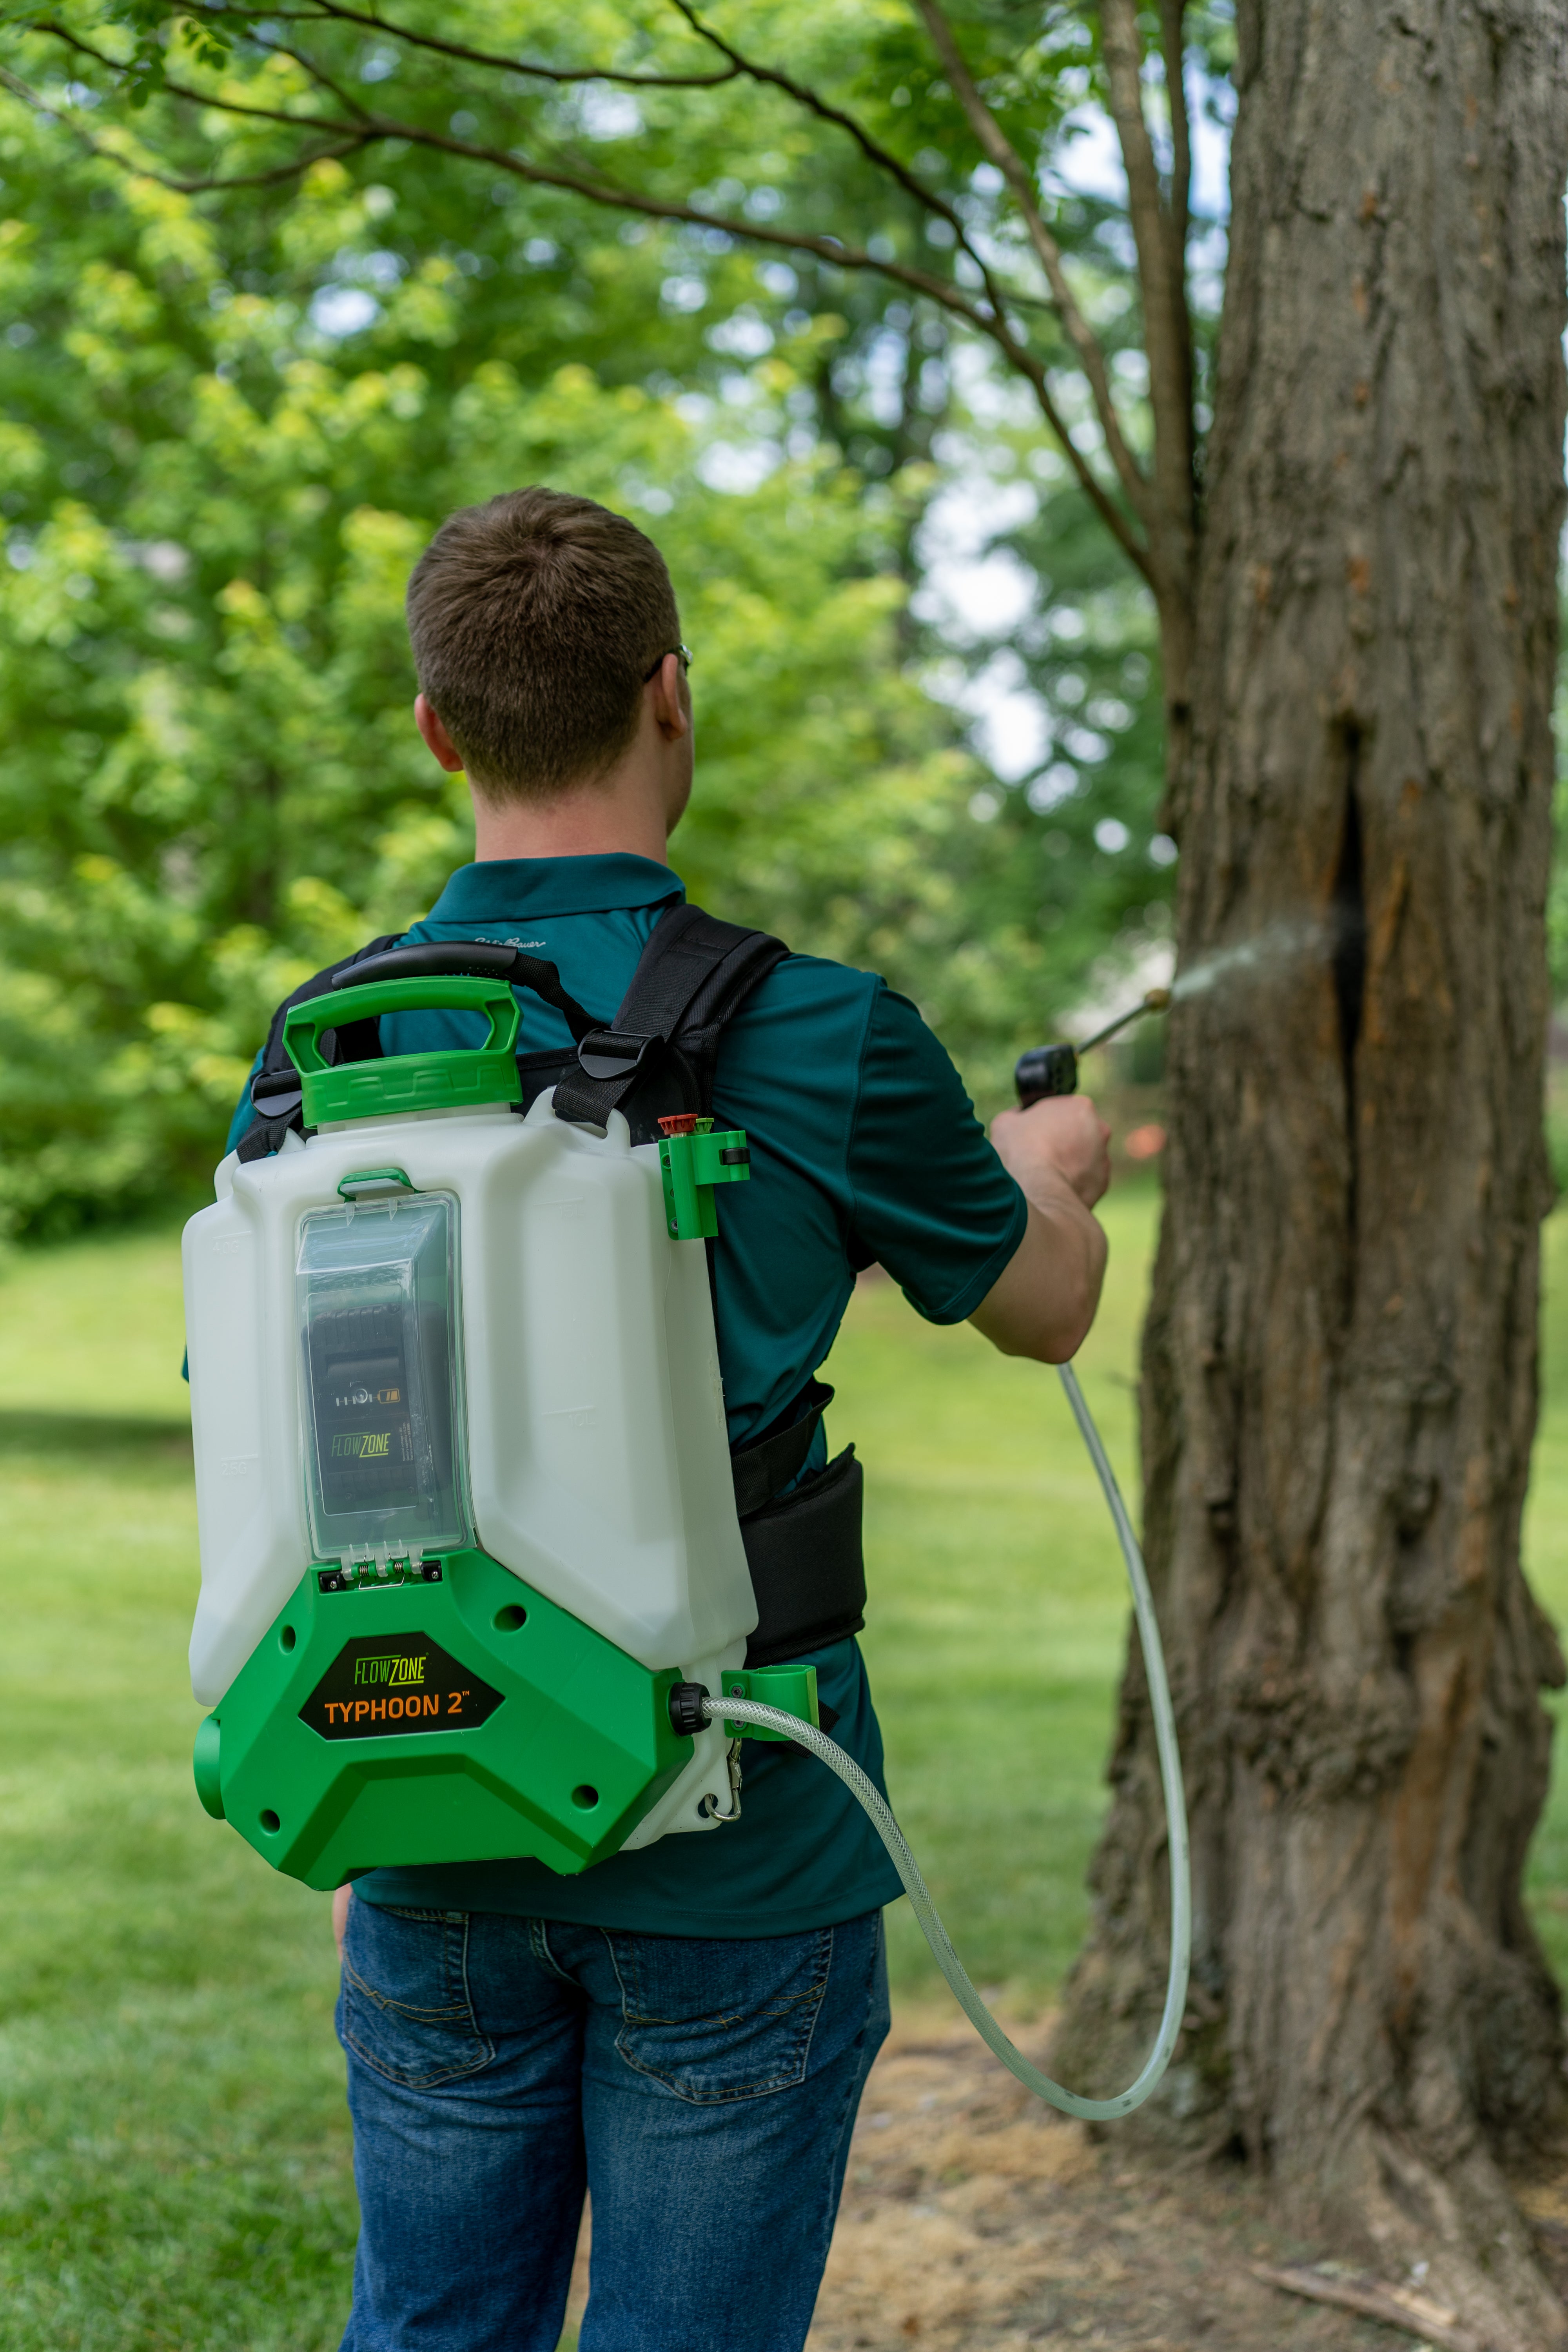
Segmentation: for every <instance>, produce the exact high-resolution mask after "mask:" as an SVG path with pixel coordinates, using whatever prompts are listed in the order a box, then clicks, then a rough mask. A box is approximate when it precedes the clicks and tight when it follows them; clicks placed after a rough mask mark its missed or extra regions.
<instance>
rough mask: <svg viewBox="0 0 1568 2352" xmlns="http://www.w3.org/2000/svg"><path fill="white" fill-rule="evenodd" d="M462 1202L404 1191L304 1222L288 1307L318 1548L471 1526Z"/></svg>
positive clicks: (336, 1555)
mask: <svg viewBox="0 0 1568 2352" xmlns="http://www.w3.org/2000/svg"><path fill="white" fill-rule="evenodd" d="M294 1292H295V1310H296V1314H297V1317H298V1323H299V1333H300V1349H301V1353H302V1362H301V1367H300V1370H301V1388H300V1393H301V1398H302V1405H303V1418H304V1431H303V1436H304V1454H305V1487H306V1497H307V1501H308V1504H309V1508H310V1538H311V1542H312V1543H313V1545H314V1547H315V1550H316V1555H317V1557H318V1559H342V1557H343V1556H344V1555H345V1554H348V1553H355V1552H359V1553H363V1552H366V1551H374V1550H377V1549H380V1548H381V1547H382V1546H385V1549H386V1552H387V1554H388V1555H390V1556H391V1557H393V1558H406V1557H407V1555H408V1554H409V1553H411V1552H417V1551H433V1550H437V1549H450V1548H452V1547H453V1546H456V1545H458V1544H462V1543H466V1542H467V1540H468V1504H467V1478H466V1475H465V1465H464V1459H463V1409H462V1408H463V1400H462V1361H463V1360H462V1344H461V1339H462V1335H461V1329H460V1324H459V1310H458V1203H457V1201H456V1200H455V1199H454V1198H453V1197H452V1195H451V1194H450V1193H446V1192H420V1193H416V1194H413V1195H412V1196H410V1195H407V1194H402V1195H397V1196H395V1197H393V1198H392V1199H390V1200H379V1199H378V1200H374V1201H363V1202H353V1203H350V1204H347V1205H345V1206H344V1207H342V1208H332V1209H312V1210H310V1211H308V1212H307V1213H306V1214H305V1216H304V1217H303V1218H302V1219H301V1220H300V1248H299V1255H298V1257H297V1259H296V1262H295V1276H294Z"/></svg>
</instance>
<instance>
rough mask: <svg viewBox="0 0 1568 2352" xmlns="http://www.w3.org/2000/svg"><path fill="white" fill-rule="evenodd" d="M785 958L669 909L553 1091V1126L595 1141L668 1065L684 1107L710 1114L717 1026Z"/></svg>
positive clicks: (725, 926) (694, 915)
mask: <svg viewBox="0 0 1568 2352" xmlns="http://www.w3.org/2000/svg"><path fill="white" fill-rule="evenodd" d="M788 953H789V950H788V948H786V947H785V945H784V941H783V940H775V939H773V937H772V936H771V935H770V934H769V933H768V932H766V931H748V930H745V929H742V926H741V925H740V924H739V923H721V922H720V921H718V919H716V918H715V917H714V916H712V915H708V914H704V912H703V911H702V908H700V907H692V906H674V907H669V908H666V910H665V912H664V913H663V914H662V915H661V916H660V917H659V919H658V922H657V923H656V924H655V925H654V928H653V931H652V934H651V936H650V937H649V940H648V943H647V947H646V948H644V950H643V951H642V956H641V959H640V961H638V964H637V970H636V971H635V972H633V974H632V980H631V986H630V987H629V988H628V989H627V991H626V995H625V996H624V997H623V998H622V1000H621V1005H620V1010H619V1011H618V1012H617V1013H616V1017H615V1020H614V1021H613V1022H612V1023H611V1024H610V1026H609V1027H608V1028H607V1029H596V1030H594V1031H592V1032H591V1033H590V1034H588V1035H587V1036H585V1037H582V1038H579V1040H578V1044H577V1066H576V1068H575V1069H573V1068H568V1069H567V1070H566V1072H565V1074H564V1075H563V1077H562V1078H561V1079H560V1080H559V1081H558V1083H557V1085H556V1088H555V1116H556V1117H557V1118H564V1119H569V1120H570V1121H571V1122H572V1123H573V1124H574V1126H578V1127H591V1128H595V1129H597V1130H598V1132H599V1133H600V1134H603V1133H604V1130H605V1122H606V1121H607V1119H608V1118H609V1115H610V1113H611V1111H612V1110H619V1109H621V1108H624V1107H625V1104H626V1098H627V1097H629V1096H630V1095H631V1094H632V1093H633V1092H634V1090H636V1089H637V1087H638V1086H639V1084H640V1083H641V1082H642V1081H644V1080H645V1079H648V1078H653V1077H655V1076H658V1074H659V1073H660V1072H661V1071H664V1070H668V1068H669V1067H670V1066H673V1067H674V1068H675V1069H676V1070H677V1071H679V1075H680V1077H681V1080H682V1094H683V1097H685V1098H686V1099H685V1100H684V1106H683V1107H684V1108H689V1109H693V1110H700V1111H703V1112H707V1111H710V1109H711V1108H712V1104H713V1072H714V1066H715V1064H716V1062H717V1060H718V1055H719V1039H720V1037H721V1034H722V1032H723V1028H724V1024H725V1023H726V1022H727V1021H728V1020H729V1019H730V1017H731V1014H732V1013H734V1012H735V1010H736V1008H737V1006H738V1005H740V1004H741V1003H742V1000H743V999H744V998H745V997H747V996H749V995H750V993H751V992H752V989H753V988H755V987H756V985H757V983H758V982H759V981H762V980H764V979H765V978H766V977H767V974H768V973H769V972H770V971H773V968H774V966H775V965H776V964H779V963H782V962H783V961H784V957H785V956H786V955H788ZM672 1107H674V1108H680V1107H682V1105H680V1104H677V1105H674V1106H672Z"/></svg>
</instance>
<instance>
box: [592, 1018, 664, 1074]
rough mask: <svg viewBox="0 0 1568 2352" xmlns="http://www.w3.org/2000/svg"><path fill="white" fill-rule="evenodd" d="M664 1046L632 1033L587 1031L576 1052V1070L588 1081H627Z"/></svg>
mask: <svg viewBox="0 0 1568 2352" xmlns="http://www.w3.org/2000/svg"><path fill="white" fill-rule="evenodd" d="M663 1043H664V1040H663V1038H662V1037H658V1036H653V1037H645V1036H639V1035H638V1034H637V1031H636V1030H633V1029H590V1030H589V1032H588V1034H587V1035H586V1036H585V1037H584V1039H583V1041H582V1043H581V1045H579V1046H578V1048H577V1064H578V1067H579V1068H580V1069H581V1070H582V1072H583V1075H584V1077H587V1078H629V1077H631V1076H633V1075H634V1073H635V1072H637V1070H640V1069H641V1068H642V1066H643V1064H644V1063H645V1062H646V1061H647V1058H648V1055H650V1054H651V1053H652V1052H653V1051H654V1049H655V1048H656V1046H659V1045H663Z"/></svg>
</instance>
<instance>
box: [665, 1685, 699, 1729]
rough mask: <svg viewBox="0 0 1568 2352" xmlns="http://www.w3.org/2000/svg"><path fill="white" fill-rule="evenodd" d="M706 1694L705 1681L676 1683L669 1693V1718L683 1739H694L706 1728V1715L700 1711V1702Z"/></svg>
mask: <svg viewBox="0 0 1568 2352" xmlns="http://www.w3.org/2000/svg"><path fill="white" fill-rule="evenodd" d="M707 1696H708V1686H707V1685H706V1684H705V1683H676V1684H675V1685H674V1686H673V1687H672V1689H671V1691H670V1694H669V1719H670V1721H671V1723H672V1724H673V1725H674V1726H675V1728H676V1729H677V1731H679V1733H680V1735H681V1737H682V1738H683V1739H695V1738H696V1737H697V1734H698V1733H699V1732H700V1731H702V1730H705V1729H706V1728H707V1724H708V1717H706V1716H705V1715H704V1714H703V1712H702V1702H703V1700H704V1699H705V1698H706V1697H707Z"/></svg>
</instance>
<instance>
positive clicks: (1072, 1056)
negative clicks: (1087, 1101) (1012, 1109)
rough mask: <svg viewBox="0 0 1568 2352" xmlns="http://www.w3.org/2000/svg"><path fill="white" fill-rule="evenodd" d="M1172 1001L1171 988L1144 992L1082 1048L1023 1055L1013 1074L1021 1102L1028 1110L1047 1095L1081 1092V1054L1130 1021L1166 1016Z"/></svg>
mask: <svg viewBox="0 0 1568 2352" xmlns="http://www.w3.org/2000/svg"><path fill="white" fill-rule="evenodd" d="M1170 1002H1171V991H1170V990H1169V989H1168V988H1151V989H1148V990H1147V991H1145V992H1144V994H1143V995H1142V996H1141V997H1140V998H1139V1000H1138V1002H1137V1003H1136V1004H1134V1005H1133V1006H1132V1007H1131V1010H1130V1011H1128V1012H1126V1013H1118V1014H1117V1016H1116V1018H1115V1020H1114V1021H1108V1022H1107V1023H1106V1024H1105V1026H1104V1028H1103V1029H1097V1030H1096V1031H1095V1033H1094V1034H1093V1036H1092V1037H1086V1038H1085V1039H1084V1041H1083V1043H1082V1045H1036V1046H1033V1047H1032V1048H1031V1049H1030V1051H1029V1052H1028V1053H1026V1054H1020V1055H1019V1056H1018V1060H1017V1064H1016V1067H1015V1069H1014V1072H1013V1083H1014V1085H1015V1086H1016V1087H1017V1089H1018V1100H1019V1102H1020V1103H1021V1104H1022V1106H1023V1107H1024V1108H1025V1109H1027V1108H1028V1107H1029V1105H1030V1104H1031V1103H1036V1102H1042V1101H1044V1099H1045V1097H1047V1095H1072V1094H1076V1093H1077V1092H1078V1063H1079V1055H1080V1054H1087V1053H1089V1051H1090V1049H1091V1048H1092V1047H1093V1046H1095V1045H1104V1044H1105V1042H1106V1040H1107V1039H1108V1038H1110V1037H1114V1036H1115V1035H1116V1033H1117V1031H1118V1030H1119V1029H1125V1028H1126V1027H1127V1026H1128V1024H1130V1023H1131V1022H1133V1021H1141V1020H1142V1017H1143V1015H1144V1013H1163V1012H1164V1010H1165V1008H1166V1006H1167V1005H1168V1004H1169V1003H1170Z"/></svg>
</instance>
